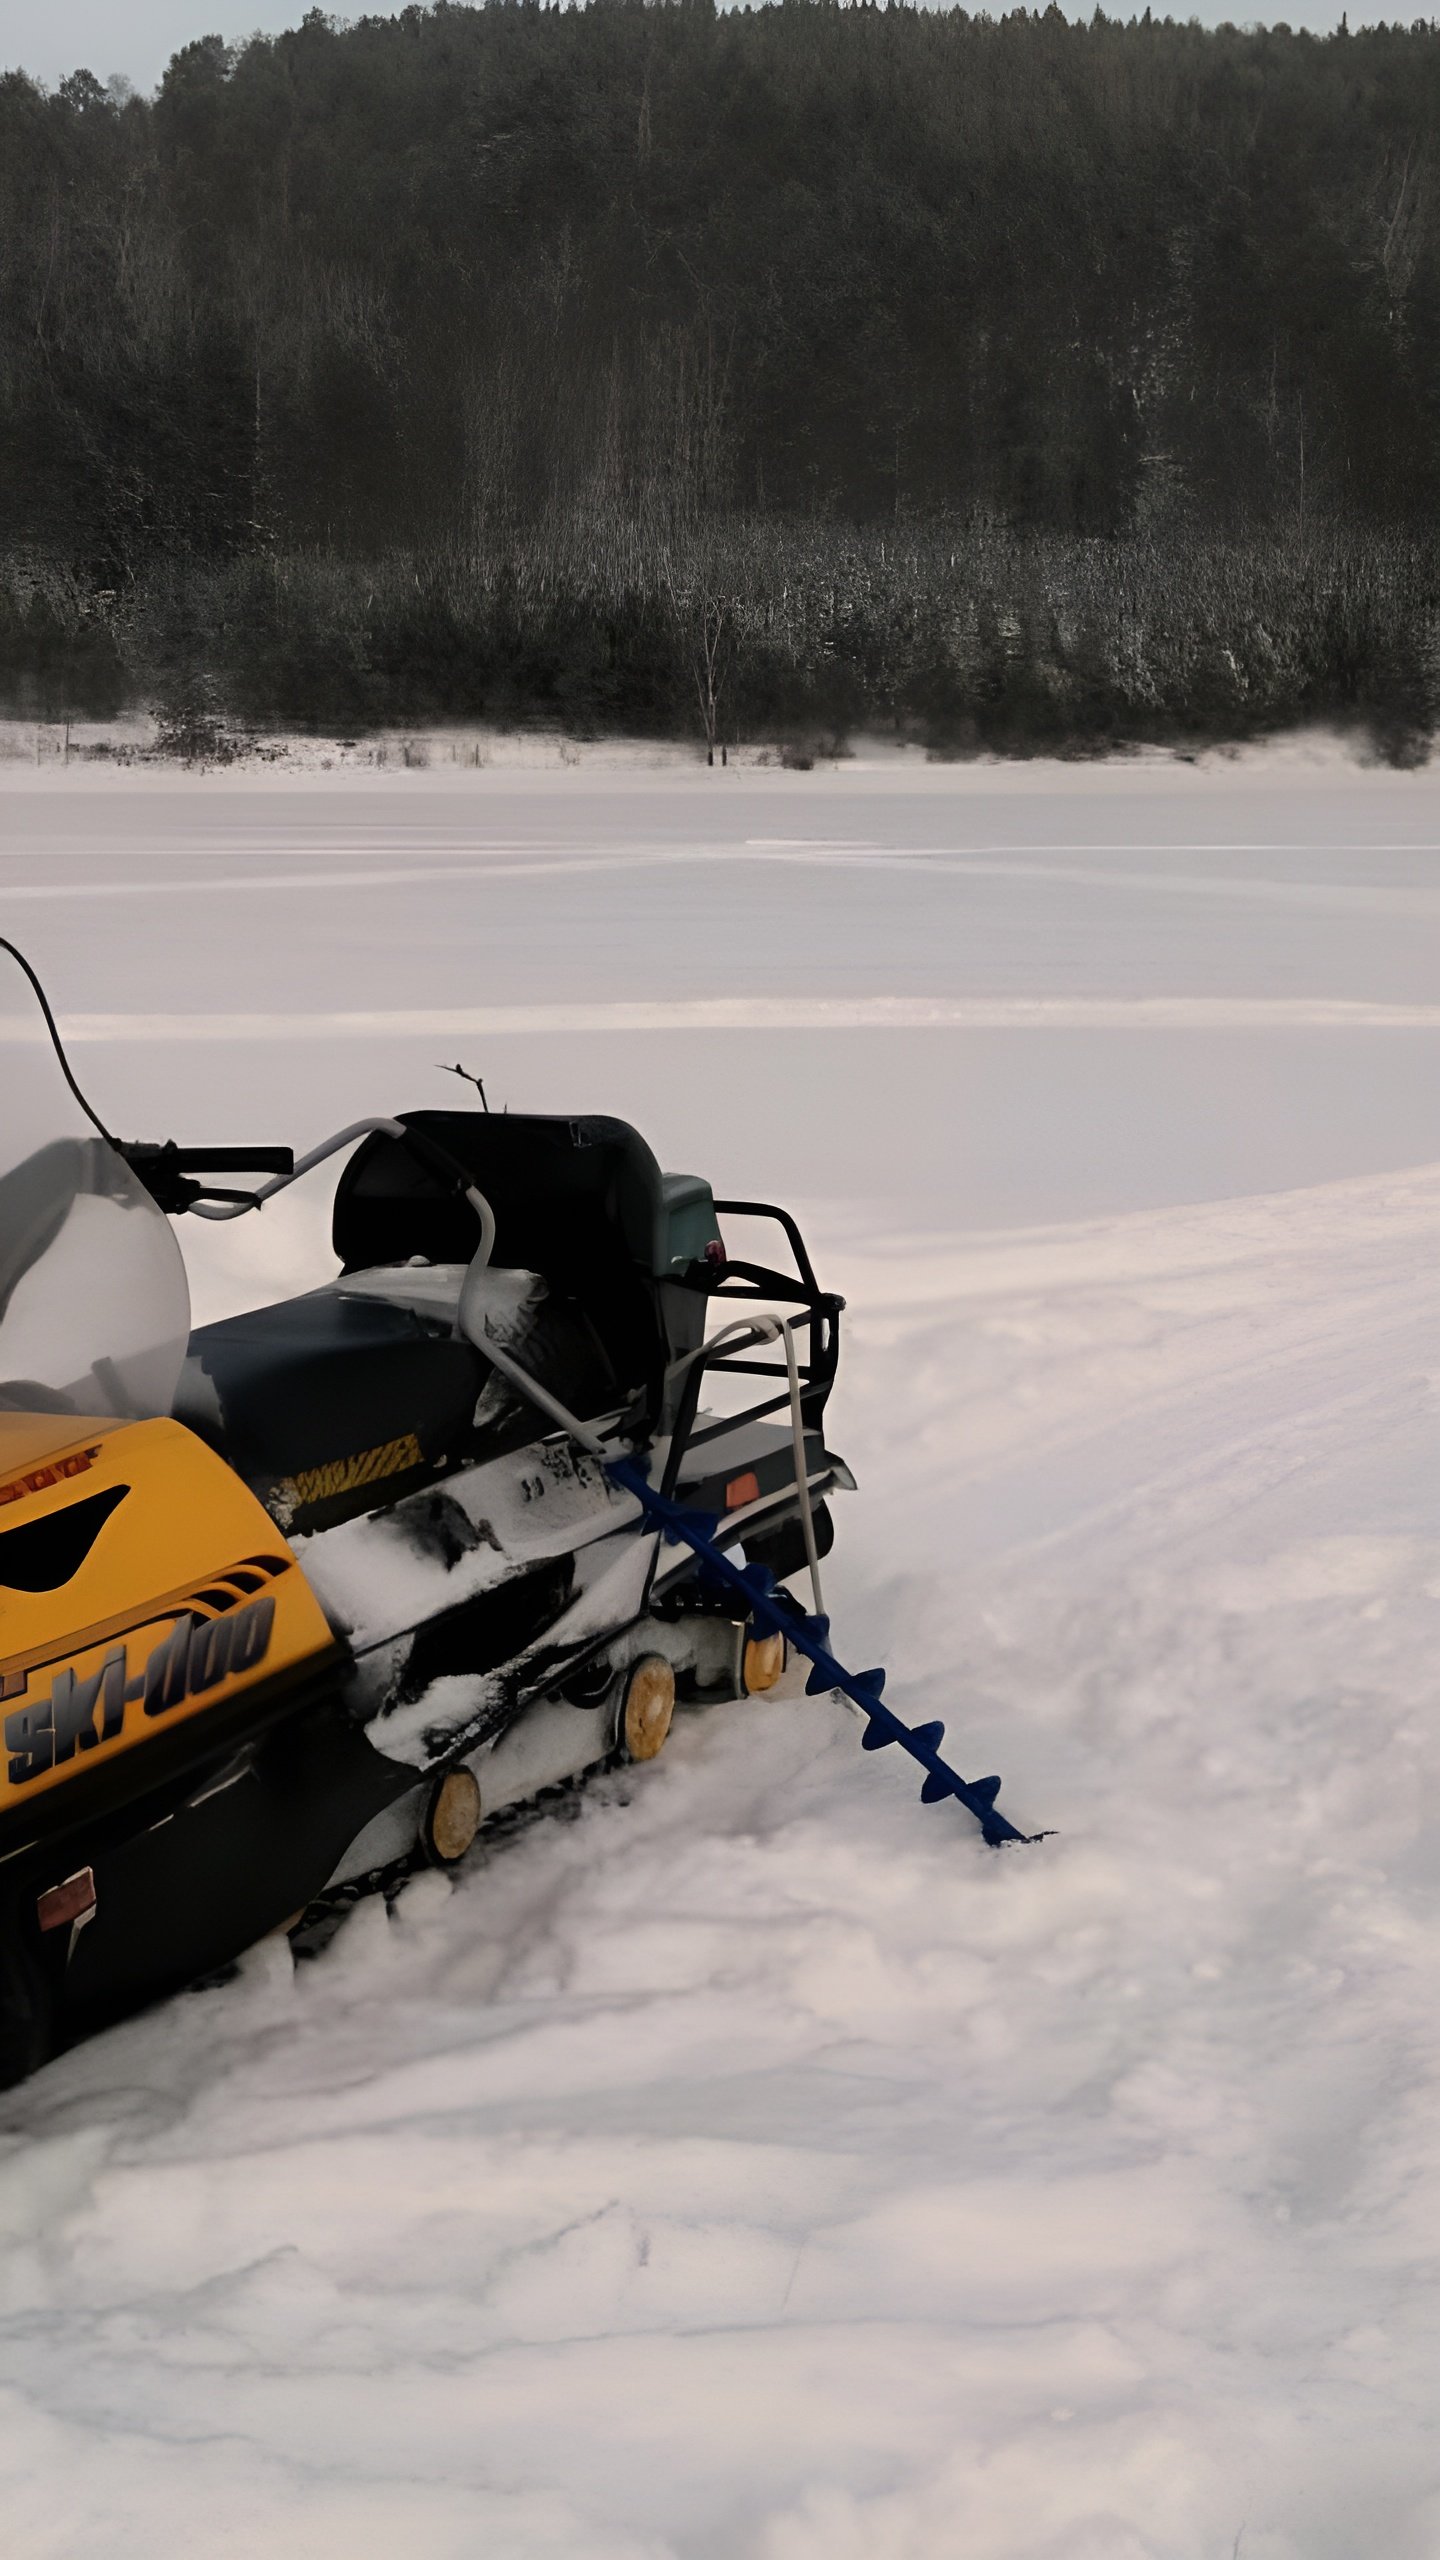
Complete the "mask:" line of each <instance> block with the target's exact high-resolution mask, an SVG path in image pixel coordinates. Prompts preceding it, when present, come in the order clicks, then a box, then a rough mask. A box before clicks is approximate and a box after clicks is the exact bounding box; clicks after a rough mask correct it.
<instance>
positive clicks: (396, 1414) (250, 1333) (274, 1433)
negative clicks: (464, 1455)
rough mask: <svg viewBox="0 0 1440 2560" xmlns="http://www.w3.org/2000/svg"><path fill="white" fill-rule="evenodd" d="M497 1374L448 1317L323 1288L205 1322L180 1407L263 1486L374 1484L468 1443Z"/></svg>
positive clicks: (183, 1418)
mask: <svg viewBox="0 0 1440 2560" xmlns="http://www.w3.org/2000/svg"><path fill="white" fill-rule="evenodd" d="M489 1375H490V1372H489V1369H488V1367H487V1364H486V1363H485V1362H484V1361H482V1359H481V1358H480V1355H479V1353H478V1352H476V1351H474V1350H472V1348H471V1346H470V1344H469V1343H468V1342H462V1341H458V1340H456V1339H454V1338H453V1336H452V1335H451V1333H450V1331H449V1328H448V1327H447V1326H445V1325H444V1324H443V1323H439V1322H436V1321H434V1320H430V1321H427V1320H426V1319H425V1318H424V1317H423V1316H422V1315H421V1314H419V1313H417V1311H416V1310H414V1309H413V1308H408V1307H399V1306H394V1305H390V1304H387V1303H386V1302H385V1301H384V1300H383V1299H375V1298H345V1297H341V1296H338V1295H336V1294H335V1293H333V1292H331V1291H329V1290H324V1289H320V1290H315V1291H313V1292H312V1293H311V1294H310V1295H308V1296H306V1297H301V1298H287V1299H284V1300H282V1301H281V1303H280V1304H279V1305H277V1306H272V1307H256V1308H255V1309H253V1310H252V1311H251V1312H250V1313H249V1314H246V1315H241V1316H229V1317H227V1318H225V1319H224V1321H223V1322H221V1323H219V1324H207V1325H201V1326H199V1327H198V1328H197V1330H196V1331H195V1332H194V1333H192V1335H191V1336H190V1348H189V1354H188V1356H187V1358H186V1362H185V1366H184V1370H183V1372H182V1374H181V1380H180V1385H179V1388H178V1390H177V1392H176V1396H175V1402H174V1405H173V1408H172V1410H173V1412H174V1415H175V1418H176V1420H177V1421H178V1422H183V1423H186V1424H187V1425H188V1426H189V1428H190V1429H191V1430H192V1431H195V1432H197V1433H198V1434H199V1436H200V1438H201V1439H203V1440H208V1441H209V1443H210V1445H211V1446H212V1447H213V1448H216V1449H218V1450H219V1452H220V1454H221V1456H222V1457H224V1458H226V1459H227V1460H228V1461H229V1463H230V1465H231V1466H232V1467H234V1468H235V1470H236V1472H237V1474H239V1475H242V1476H244V1477H245V1479H246V1481H247V1482H248V1483H250V1484H253V1485H255V1486H256V1487H257V1488H260V1489H269V1488H271V1487H273V1486H274V1485H276V1484H278V1483H280V1482H282V1481H284V1480H286V1479H290V1480H292V1481H304V1480H308V1479H312V1478H314V1479H323V1480H324V1481H326V1482H331V1483H333V1484H335V1485H336V1487H337V1488H338V1487H339V1486H340V1484H341V1483H342V1482H343V1481H345V1480H346V1479H347V1478H348V1479H349V1480H351V1481H352V1482H353V1484H354V1485H355V1487H356V1488H357V1489H358V1487H359V1485H360V1484H361V1483H368V1484H371V1485H372V1486H374V1487H375V1488H377V1490H378V1488H379V1486H380V1482H381V1480H382V1479H384V1478H386V1477H388V1476H399V1475H400V1474H401V1473H411V1472H413V1471H414V1470H415V1469H417V1468H425V1469H429V1468H430V1467H433V1466H434V1465H435V1464H436V1463H437V1462H438V1461H439V1460H440V1459H442V1458H444V1457H446V1456H449V1455H450V1454H452V1453H454V1454H456V1455H458V1454H459V1453H460V1451H461V1450H462V1449H463V1448H464V1446H465V1444H466V1442H467V1440H468V1438H469V1436H470V1429H471V1420H472V1416H473V1414H474V1411H475V1406H476V1402H477V1400H478V1398H479V1396H480V1393H481V1390H482V1387H483V1386H484V1383H485V1381H486V1379H487V1378H488V1376H489ZM367 1468H368V1473H367V1472H366V1470H367ZM391 1489H392V1488H391V1486H390V1485H389V1484H388V1483H386V1484H385V1485H384V1492H385V1493H388V1492H389V1491H390V1490H391ZM377 1490H372V1491H371V1492H370V1494H369V1497H368V1498H369V1500H370V1501H372V1502H373V1501H374V1500H375V1499H376V1498H377Z"/></svg>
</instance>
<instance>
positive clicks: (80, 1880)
mask: <svg viewBox="0 0 1440 2560" xmlns="http://www.w3.org/2000/svg"><path fill="white" fill-rule="evenodd" d="M94 1908H95V1871H94V1869H93V1867H82V1868H81V1869H80V1871H79V1873H78V1874H77V1875H73V1876H67V1877H66V1879H65V1881H64V1883H63V1884H52V1886H51V1887H50V1890H49V1892H48V1893H42V1894H40V1895H39V1896H38V1897H37V1900H36V1904H35V1913H36V1917H37V1919H38V1920H39V1923H40V1926H41V1928H42V1929H66V1928H68V1927H69V1925H70V1923H71V1921H72V1920H88V1919H89V1917H90V1914H91V1912H92V1911H93V1910H94Z"/></svg>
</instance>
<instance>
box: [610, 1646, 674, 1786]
mask: <svg viewBox="0 0 1440 2560" xmlns="http://www.w3.org/2000/svg"><path fill="white" fill-rule="evenodd" d="M674 1713H675V1674H674V1672H673V1671H672V1670H671V1668H670V1665H669V1663H668V1662H667V1661H666V1659H665V1656H664V1655H663V1653H646V1654H642V1655H641V1658H640V1660H639V1661H638V1662H637V1663H635V1664H634V1665H633V1667H632V1669H631V1672H630V1677H629V1679H628V1680H627V1681H626V1683H625V1704H624V1706H623V1707H622V1708H621V1710H620V1740H621V1743H622V1744H623V1746H624V1751H625V1757H626V1759H627V1760H653V1759H654V1758H655V1755H656V1753H657V1752H659V1751H662V1750H663V1749H664V1747H665V1737H666V1735H667V1734H668V1732H669V1730H670V1720H671V1717H672V1716H673V1715H674Z"/></svg>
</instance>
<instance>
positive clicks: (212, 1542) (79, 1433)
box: [0, 1412, 334, 1829]
mask: <svg viewBox="0 0 1440 2560" xmlns="http://www.w3.org/2000/svg"><path fill="white" fill-rule="evenodd" d="M333 1651H334V1641H333V1638H332V1636H331V1633H330V1629H329V1626H328V1624H327V1622H326V1619H325V1616H324V1613H323V1611H322V1610H321V1608H320V1605H319V1602H318V1601H317V1600H316V1598H315V1596H314V1594H313V1592H312V1591H311V1590H310V1587H309V1585H308V1584H307V1582H306V1581H305V1578H304V1576H303V1574H302V1573H301V1571H300V1568H299V1566H298V1564H297V1563H296V1560H295V1557H294V1555H293V1554H292V1553H291V1551H290V1548H289V1547H288V1546H287V1545H286V1543H285V1540H284V1539H283V1538H282V1537H281V1536H280V1535H279V1533H278V1531H277V1530H276V1527H275V1524H274V1522H273V1520H272V1519H271V1518H270V1515H269V1513H268V1512H266V1511H265V1510H264V1509H263V1508H262V1507H261V1505H260V1503H259V1502H258V1501H257V1500H256V1498H255V1496H254V1495H253V1494H252V1493H250V1492H249V1491H248V1490H247V1488H246V1487H245V1486H244V1485H243V1484H242V1483H241V1482H240V1480H239V1478H238V1477H237V1476H235V1475H233V1474H232V1473H231V1471H230V1469H229V1468H228V1467H227V1466H226V1465H225V1463H224V1461H223V1459H221V1458H219V1457H217V1456H216V1455H215V1453H214V1451H213V1450H211V1449H209V1448H207V1447H206V1445H205V1443H204V1442H203V1441H202V1440H199V1439H197V1437H196V1436H195V1434H194V1433H193V1432H191V1431H187V1430H186V1429H185V1428H184V1426H183V1425H182V1424H180V1423H178V1422H171V1421H165V1420H154V1421H146V1422H117V1421H114V1420H97V1421H86V1420H84V1419H82V1418H77V1417H76V1416H75V1415H73V1414H48V1413H36V1414H30V1413H4V1412H0V1727H3V1734H0V1742H3V1748H0V1827H3V1828H4V1829H9V1828H10V1821H9V1817H11V1816H13V1814H14V1813H15V1812H16V1811H18V1810H19V1809H20V1808H22V1807H23V1808H25V1809H27V1810H30V1809H34V1808H35V1807H36V1806H37V1805H39V1806H40V1807H41V1809H42V1811H43V1812H44V1813H45V1814H47V1815H48V1813H49V1812H50V1811H51V1810H52V1809H53V1810H54V1811H56V1812H60V1811H62V1810H63V1807H62V1806H61V1805H60V1804H58V1803H54V1802H53V1798H54V1797H55V1796H56V1794H58V1793H59V1791H62V1790H63V1789H64V1788H65V1787H66V1786H67V1785H68V1784H70V1783H71V1782H72V1781H73V1780H74V1778H75V1777H76V1775H77V1773H79V1772H82V1771H85V1770H88V1769H93V1768H97V1767H99V1766H101V1765H103V1764H104V1763H106V1762H108V1761H115V1760H118V1759H120V1758H121V1757H122V1756H123V1755H126V1754H130V1755H135V1754H143V1752H144V1749H145V1745H146V1743H147V1742H148V1741H150V1740H151V1739H152V1737H154V1736H156V1735H159V1734H162V1733H168V1732H171V1731H173V1730H174V1729H175V1728H177V1727H178V1726H181V1725H183V1724H188V1723H191V1722H192V1721H193V1720H194V1719H197V1718H201V1717H205V1716H207V1715H210V1714H211V1713H213V1711H214V1710H215V1709H217V1708H220V1707H224V1706H230V1705H232V1704H233V1703H234V1702H236V1701H239V1700H241V1699H242V1698H243V1696H244V1694H245V1692H246V1691H247V1690H251V1689H254V1690H256V1691H259V1690H262V1689H263V1690H266V1691H268V1690H270V1689H271V1688H272V1686H273V1685H274V1684H275V1682H276V1678H277V1675H282V1676H283V1675H286V1674H289V1673H295V1672H299V1671H300V1670H302V1669H303V1668H304V1667H305V1666H307V1665H309V1664H311V1663H312V1662H315V1663H318V1661H319V1660H320V1659H321V1658H322V1657H324V1656H326V1655H329V1654H331V1653H333ZM196 1739H197V1741H199V1740H200V1739H201V1737H200V1735H199V1733H198V1732H197V1736H196ZM134 1775H135V1777H136V1779H137V1780H140V1779H142V1778H143V1767H142V1766H140V1765H137V1767H136V1769H135V1771H134ZM42 1800H51V1801H42Z"/></svg>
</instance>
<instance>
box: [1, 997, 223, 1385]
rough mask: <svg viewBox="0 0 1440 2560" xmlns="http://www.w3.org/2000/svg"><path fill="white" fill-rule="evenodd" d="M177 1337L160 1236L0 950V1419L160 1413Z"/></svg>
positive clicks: (162, 1222)
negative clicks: (69, 1080) (16, 1415)
mask: <svg viewBox="0 0 1440 2560" xmlns="http://www.w3.org/2000/svg"><path fill="white" fill-rule="evenodd" d="M189 1333H190V1293H189V1290H188V1288H187V1286H186V1280H185V1265H184V1262H183V1260H182V1258H181V1254H180V1248H179V1246H178V1245H177V1243H176V1241H175V1238H174V1236H173V1235H172V1234H171V1232H170V1228H169V1224H168V1222H167V1220H166V1219H165V1217H164V1216H163V1214H162V1213H161V1211H160V1210H159V1209H158V1208H157V1206H156V1204H155V1202H154V1201H153V1200H152V1199H151V1197H150V1194H149V1193H148V1191H146V1190H145V1189H144V1188H143V1186H142V1185H141V1184H140V1183H139V1182H138V1181H137V1180H136V1178H135V1176H134V1174H133V1173H132V1172H131V1171H130V1168H129V1166H128V1165H126V1164H125V1163H123V1162H122V1160H121V1158H120V1157H119V1156H118V1155H117V1154H116V1153H115V1150H114V1148H113V1147H111V1146H109V1145H107V1143H106V1141H105V1139H104V1138H102V1137H101V1136H99V1135H98V1133H97V1132H96V1130H95V1129H94V1128H92V1126H91V1125H90V1123H89V1121H88V1120H87V1119H86V1117H85V1114H84V1112H83V1111H82V1110H81V1109H80V1106H79V1104H78V1103H77V1102H76V1101H75V1099H74V1097H73V1095H72V1094H71V1093H70V1091H69V1088H68V1087H67V1085H66V1082H65V1078H64V1076H63V1074H62V1073H61V1069H60V1063H59V1060H58V1059H57V1057H56V1055H55V1051H54V1048H53V1046H52V1044H51V1040H50V1035H49V1033H48V1031H47V1029H46V1027H45V1021H44V1017H43V1015H42V1013H41V1011H40V1007H39V1004H38V1003H37V1001H36V997H35V993H34V990H33V988H32V987H31V986H30V984H29V982H28V980H27V979H26V977H25V975H24V972H23V971H22V970H21V969H20V968H19V967H17V965H16V963H15V961H14V960H13V959H12V957H11V955H10V954H9V952H8V951H0V1413H6V1412H9V1413H17V1412H19V1413H75V1414H84V1415H86V1416H91V1415H94V1416H105V1415H113V1416H116V1417H118V1418H119V1419H121V1420H127V1421H129V1420H135V1419H137V1418H139V1417H140V1416H142V1415H148V1414H161V1413H168V1412H169V1410H170V1405H171V1399H172V1398H173V1396H174V1393H175V1388H176V1383H177V1381H178V1379H179V1375H180V1366H181V1362H182V1361H183V1359H184V1357H185V1346H186V1343H187V1341H188V1339H189Z"/></svg>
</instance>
